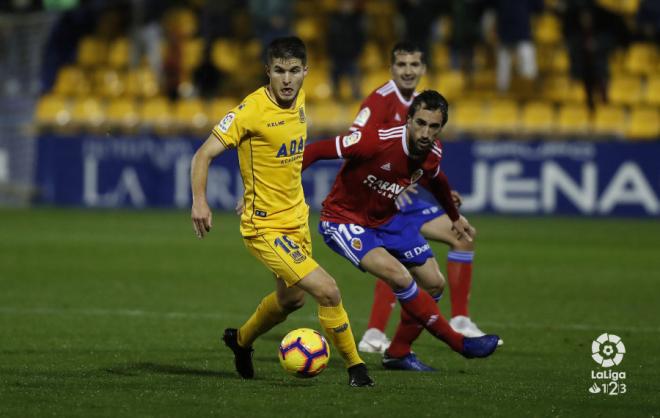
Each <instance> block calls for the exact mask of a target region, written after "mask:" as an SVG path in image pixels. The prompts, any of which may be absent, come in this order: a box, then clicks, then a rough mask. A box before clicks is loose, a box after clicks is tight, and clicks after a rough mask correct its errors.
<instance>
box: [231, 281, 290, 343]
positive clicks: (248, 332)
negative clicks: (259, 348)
mask: <svg viewBox="0 0 660 418" xmlns="http://www.w3.org/2000/svg"><path fill="white" fill-rule="evenodd" d="M286 316H287V314H286V313H285V312H284V310H283V309H282V307H281V306H280V304H279V303H278V302H277V294H276V293H275V292H273V293H271V294H269V295H268V296H266V297H265V298H263V299H262V300H261V303H260V304H259V306H257V310H256V311H254V313H253V314H252V316H251V317H250V319H248V320H247V322H245V324H243V326H242V327H241V328H240V329H239V330H238V345H240V346H241V347H249V346H251V345H252V343H253V342H254V340H256V339H257V337H259V336H260V335H262V334H264V333H266V332H268V331H269V330H270V329H271V328H273V327H274V326H275V325H277V324H279V323H280V322H282V321H284V320H285V319H286Z"/></svg>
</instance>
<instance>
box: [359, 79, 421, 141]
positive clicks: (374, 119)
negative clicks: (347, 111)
mask: <svg viewBox="0 0 660 418" xmlns="http://www.w3.org/2000/svg"><path fill="white" fill-rule="evenodd" d="M412 101H413V99H412V98H411V99H410V100H406V99H404V98H403V96H402V95H401V92H400V91H399V88H398V87H397V86H396V84H394V81H392V80H390V81H388V82H387V83H385V84H383V85H382V86H381V87H379V88H377V89H376V90H374V91H373V92H372V93H371V94H370V95H369V96H367V98H366V99H364V101H363V102H362V104H361V105H360V111H359V112H358V114H357V116H356V117H355V120H354V121H353V125H352V126H351V128H350V130H351V131H356V130H358V129H363V128H364V127H365V126H368V125H370V126H378V125H383V124H388V123H395V124H402V123H406V119H407V117H408V108H409V107H410V105H411V104H412Z"/></svg>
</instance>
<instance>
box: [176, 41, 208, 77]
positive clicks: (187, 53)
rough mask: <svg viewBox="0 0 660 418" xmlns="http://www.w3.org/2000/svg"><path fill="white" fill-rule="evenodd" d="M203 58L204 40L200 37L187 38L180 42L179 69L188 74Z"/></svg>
mask: <svg viewBox="0 0 660 418" xmlns="http://www.w3.org/2000/svg"><path fill="white" fill-rule="evenodd" d="M203 58H204V41H203V40H202V38H194V39H187V40H185V41H183V43H182V44H181V70H182V71H183V72H184V73H185V74H189V73H190V72H192V70H194V69H195V68H197V67H199V65H200V64H201V63H202V59H203Z"/></svg>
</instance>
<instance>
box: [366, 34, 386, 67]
mask: <svg viewBox="0 0 660 418" xmlns="http://www.w3.org/2000/svg"><path fill="white" fill-rule="evenodd" d="M384 58H385V57H383V51H382V49H381V48H380V47H379V46H378V44H377V43H376V42H373V41H369V42H367V43H366V45H365V46H364V51H362V55H361V56H360V67H361V68H362V69H363V70H364V71H373V70H378V69H380V68H383V67H385V66H386V65H385V60H384Z"/></svg>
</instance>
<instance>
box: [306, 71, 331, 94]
mask: <svg viewBox="0 0 660 418" xmlns="http://www.w3.org/2000/svg"><path fill="white" fill-rule="evenodd" d="M303 88H304V89H305V97H306V98H307V99H309V100H310V101H312V102H313V101H319V100H321V101H322V100H329V99H330V98H331V97H332V93H333V92H332V85H331V83H330V78H329V77H328V73H327V72H326V71H320V70H315V71H310V72H309V73H308V74H307V77H306V78H305V83H304V84H303Z"/></svg>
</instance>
